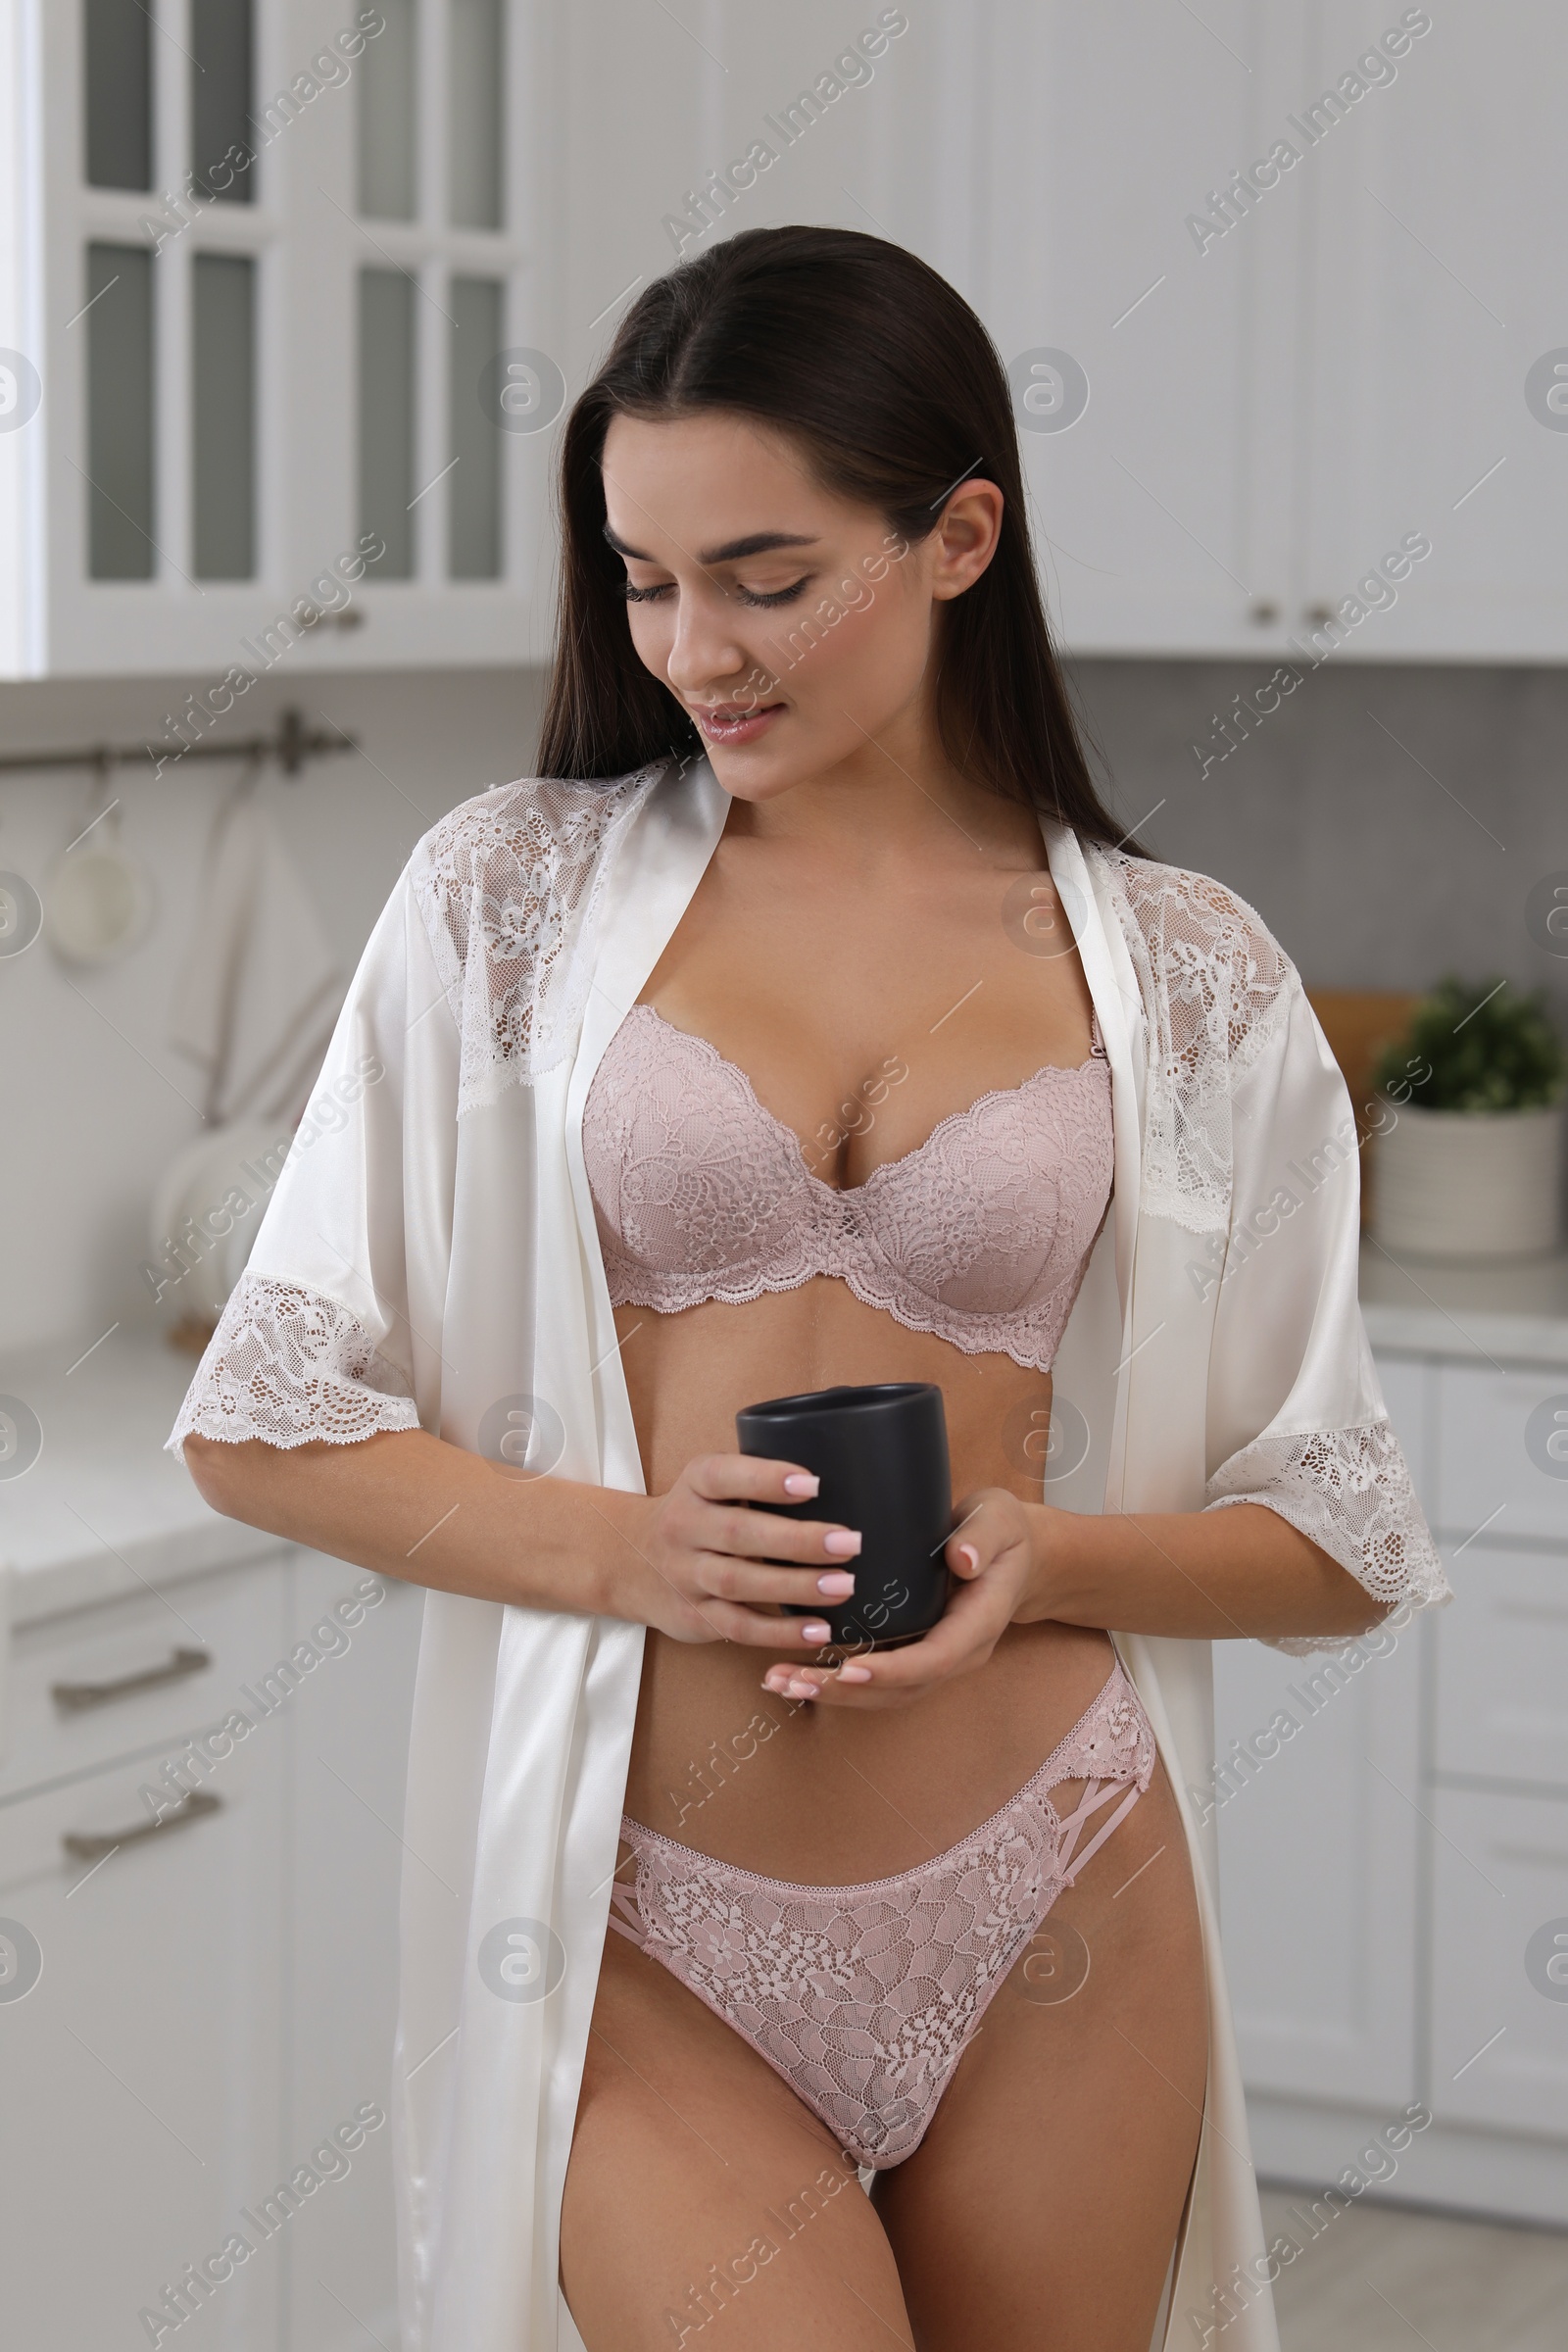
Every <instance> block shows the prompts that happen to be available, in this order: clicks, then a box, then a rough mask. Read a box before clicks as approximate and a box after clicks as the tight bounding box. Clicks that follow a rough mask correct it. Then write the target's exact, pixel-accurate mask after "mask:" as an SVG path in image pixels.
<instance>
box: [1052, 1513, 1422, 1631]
mask: <svg viewBox="0 0 1568 2352" xmlns="http://www.w3.org/2000/svg"><path fill="white" fill-rule="evenodd" d="M1023 1508H1024V1511H1025V1514H1026V1516H1027V1518H1028V1520H1029V1522H1030V1524H1031V1529H1032V1532H1033V1537H1034V1544H1033V1552H1034V1559H1033V1574H1032V1576H1031V1578H1030V1580H1029V1584H1028V1586H1027V1588H1026V1590H1025V1592H1024V1594H1023V1597H1022V1600H1021V1602H1020V1605H1019V1607H1018V1608H1017V1609H1016V1610H1015V1611H1014V1621H1015V1622H1016V1623H1019V1624H1024V1625H1028V1624H1032V1623H1034V1622H1036V1621H1037V1620H1039V1619H1040V1618H1043V1617H1054V1618H1057V1619H1059V1620H1060V1621H1061V1622H1062V1623H1063V1624H1066V1625H1096V1626H1105V1627H1111V1626H1114V1627H1116V1628H1117V1629H1118V1630H1119V1631H1121V1632H1123V1633H1129V1634H1176V1635H1184V1636H1186V1637H1187V1638H1189V1639H1190V1640H1194V1641H1211V1642H1224V1641H1235V1640H1237V1639H1238V1638H1240V1637H1241V1636H1244V1635H1249V1636H1250V1637H1251V1639H1252V1640H1254V1641H1257V1642H1273V1641H1277V1640H1279V1639H1281V1638H1289V1637H1305V1638H1306V1639H1308V1640H1310V1639H1312V1638H1313V1637H1315V1636H1320V1637H1323V1638H1325V1639H1327V1640H1331V1641H1332V1640H1334V1639H1335V1638H1337V1637H1349V1636H1353V1635H1355V1634H1364V1633H1366V1632H1367V1631H1368V1630H1369V1629H1370V1628H1371V1627H1372V1626H1374V1625H1376V1624H1377V1623H1378V1622H1379V1620H1380V1619H1381V1618H1383V1617H1385V1616H1386V1615H1387V1614H1388V1608H1387V1605H1386V1604H1384V1603H1382V1602H1380V1601H1378V1600H1376V1599H1374V1598H1373V1596H1372V1595H1371V1593H1368V1591H1367V1590H1366V1587H1365V1586H1364V1585H1359V1584H1357V1582H1356V1580H1355V1578H1354V1577H1353V1576H1351V1574H1350V1572H1349V1570H1348V1569H1347V1568H1342V1567H1341V1565H1340V1563H1339V1561H1338V1560H1335V1559H1331V1558H1330V1557H1329V1554H1328V1553H1327V1552H1326V1551H1323V1550H1321V1549H1320V1548H1319V1546H1318V1545H1317V1544H1314V1543H1313V1542H1312V1541H1311V1539H1310V1538H1309V1537H1307V1536H1303V1535H1302V1534H1301V1533H1300V1531H1299V1528H1295V1527H1293V1526H1292V1525H1291V1523H1290V1521H1289V1520H1288V1519H1282V1518H1281V1516H1280V1514H1279V1512H1278V1511H1271V1510H1270V1509H1269V1508H1268V1506H1267V1504H1266V1503H1260V1502H1237V1503H1232V1504H1230V1505H1228V1506H1227V1507H1226V1508H1225V1509H1224V1510H1209V1511H1134V1512H1129V1513H1127V1514H1125V1515H1122V1514H1112V1515H1108V1516H1104V1517H1093V1518H1091V1517H1089V1516H1088V1515H1087V1514H1085V1513H1082V1512H1077V1511H1059V1510H1054V1509H1053V1508H1052V1507H1051V1505H1050V1504H1049V1503H1026V1504H1025V1505H1024V1506H1023Z"/></svg>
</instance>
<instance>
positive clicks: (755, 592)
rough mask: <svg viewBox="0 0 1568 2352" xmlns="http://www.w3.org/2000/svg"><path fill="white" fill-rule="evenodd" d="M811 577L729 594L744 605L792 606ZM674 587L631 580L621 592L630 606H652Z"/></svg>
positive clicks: (805, 575) (663, 582)
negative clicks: (638, 584)
mask: <svg viewBox="0 0 1568 2352" xmlns="http://www.w3.org/2000/svg"><path fill="white" fill-rule="evenodd" d="M810 577H811V575H810V573H809V571H808V572H804V573H803V574H802V576H801V577H800V578H799V579H798V580H796V581H795V582H794V583H793V584H792V585H791V586H790V587H788V588H775V589H772V590H770V591H768V592H765V593H764V592H763V591H762V590H761V589H758V588H742V587H741V586H740V585H739V584H738V583H737V585H736V586H735V587H734V588H733V589H732V590H730V591H729V593H730V594H731V595H734V596H737V597H739V599H740V601H741V603H742V604H743V605H762V606H767V605H792V604H793V603H794V602H795V599H796V598H797V597H798V596H799V595H800V594H801V591H802V590H803V589H804V588H805V587H806V586H807V585H808V584H809V580H810ZM674 585H675V583H674V581H673V580H660V581H657V582H656V583H655V584H654V585H653V586H652V587H650V588H637V587H634V586H633V585H632V583H631V581H630V580H622V582H621V584H620V592H621V594H622V596H623V597H624V598H625V599H626V602H627V603H628V604H630V605H651V604H656V603H658V602H659V600H660V599H661V598H662V597H666V596H668V595H669V594H670V592H671V590H672V589H673V588H674Z"/></svg>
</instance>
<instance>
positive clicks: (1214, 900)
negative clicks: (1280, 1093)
mask: <svg viewBox="0 0 1568 2352" xmlns="http://www.w3.org/2000/svg"><path fill="white" fill-rule="evenodd" d="M1099 856H1100V858H1101V859H1102V862H1103V867H1104V869H1105V870H1106V872H1107V873H1108V875H1109V877H1110V883H1111V892H1110V895H1111V899H1112V903H1113V904H1114V906H1115V909H1116V917H1117V920H1118V922H1119V924H1120V926H1121V930H1122V935H1123V937H1124V939H1125V941H1126V943H1127V953H1128V955H1129V956H1130V957H1131V959H1132V965H1133V970H1134V973H1135V974H1136V976H1137V980H1138V988H1139V993H1140V995H1141V996H1142V998H1143V1002H1144V1012H1145V1020H1146V1041H1147V1042H1146V1054H1147V1068H1148V1085H1147V1089H1146V1104H1145V1133H1144V1137H1143V1208H1144V1212H1145V1214H1146V1215H1149V1216H1164V1217H1171V1218H1174V1219H1175V1220H1176V1222H1177V1223H1178V1224H1181V1225H1185V1226H1186V1227H1187V1228H1188V1229H1189V1231H1191V1232H1194V1233H1211V1232H1217V1231H1223V1230H1224V1228H1225V1226H1226V1225H1227V1224H1228V1222H1229V1218H1230V1211H1231V1172H1232V1148H1231V1117H1232V1100H1233V1097H1234V1094H1235V1090H1236V1087H1237V1085H1238V1083H1239V1081H1240V1080H1241V1078H1242V1077H1243V1076H1244V1074H1245V1073H1246V1072H1247V1071H1248V1070H1249V1069H1250V1068H1251V1066H1252V1064H1253V1063H1254V1062H1255V1061H1256V1060H1257V1059H1258V1058H1259V1056H1260V1055H1261V1054H1262V1053H1263V1050H1264V1048H1265V1047H1266V1045H1267V1044H1268V1042H1269V1040H1270V1039H1271V1038H1272V1037H1273V1036H1274V1034H1275V1032H1276V1030H1277V1029H1278V1027H1279V1024H1280V1022H1281V1021H1282V1019H1283V1018H1284V1017H1285V1014H1286V1012H1287V1011H1288V1009H1289V1006H1290V1004H1291V1002H1292V997H1293V993H1294V991H1295V989H1297V988H1299V985H1300V984H1299V980H1298V978H1297V974H1296V967H1295V965H1294V964H1293V963H1292V962H1291V959H1290V957H1289V956H1287V955H1286V953H1285V951H1284V949H1283V948H1282V947H1281V946H1280V944H1279V942H1278V941H1277V940H1276V939H1275V938H1274V937H1273V935H1272V933H1271V932H1270V931H1269V930H1268V928H1267V927H1266V925H1265V924H1264V923H1263V921H1262V919H1261V917H1260V916H1258V915H1257V914H1256V913H1254V912H1253V910H1252V908H1251V907H1249V906H1248V905H1247V903H1246V901H1245V900H1242V899H1239V898H1237V897H1236V896H1235V894H1234V893H1233V892H1231V891H1228V890H1227V889H1225V887H1224V885H1223V884H1222V883H1219V882H1214V881H1211V880H1210V879H1209V877H1208V876H1207V875H1206V874H1195V873H1189V872H1187V871H1186V870H1185V869H1184V868H1183V867H1181V866H1174V865H1159V864H1156V863H1155V862H1154V860H1153V859H1152V858H1129V857H1127V856H1126V855H1125V854H1124V853H1123V852H1121V851H1117V850H1106V851H1102V852H1100V853H1099Z"/></svg>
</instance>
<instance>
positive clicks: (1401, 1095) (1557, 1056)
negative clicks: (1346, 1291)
mask: <svg viewBox="0 0 1568 2352" xmlns="http://www.w3.org/2000/svg"><path fill="white" fill-rule="evenodd" d="M1373 1084H1374V1085H1375V1086H1376V1088H1377V1090H1378V1097H1379V1100H1378V1104H1377V1111H1376V1115H1375V1122H1374V1125H1375V1134H1376V1143H1375V1146H1374V1149H1375V1151H1376V1153H1377V1183H1376V1187H1375V1192H1374V1206H1373V1225H1372V1230H1373V1235H1374V1238H1375V1239H1376V1240H1377V1241H1379V1242H1381V1243H1382V1244H1383V1246H1384V1248H1385V1249H1387V1250H1393V1251H1395V1252H1396V1254H1397V1255H1400V1256H1404V1257H1429V1258H1458V1259H1470V1260H1484V1259H1489V1258H1519V1257H1536V1256H1541V1255H1544V1254H1545V1253H1546V1252H1548V1251H1550V1250H1554V1249H1555V1248H1556V1246H1557V1239H1558V1231H1559V1222H1558V1220H1559V1207H1560V1202H1561V1195H1562V1138H1563V1098H1564V1093H1565V1091H1568V1058H1565V1056H1564V1053H1563V1046H1562V1041H1561V1039H1560V1038H1559V1037H1558V1035H1557V1032H1556V1030H1555V1029H1554V1028H1553V1027H1552V1025H1551V1022H1550V1020H1549V1018H1548V1017H1547V1013H1546V1009H1545V1005H1544V999H1543V998H1542V996H1541V994H1540V992H1539V991H1538V992H1536V993H1535V994H1534V995H1530V996H1526V995H1524V994H1523V993H1521V992H1520V991H1518V990H1516V989H1515V988H1514V986H1513V985H1512V983H1511V982H1509V981H1505V980H1498V979H1497V978H1495V976H1494V977H1493V978H1491V979H1487V980H1481V981H1477V982H1474V983H1472V982H1469V981H1464V980H1459V979H1456V978H1454V977H1452V976H1451V975H1450V976H1449V977H1448V978H1446V979H1445V980H1443V981H1441V982H1440V983H1439V985H1438V986H1437V987H1436V988H1435V989H1434V990H1433V991H1432V994H1431V995H1430V996H1429V997H1425V998H1423V999H1422V1001H1421V1003H1420V1004H1419V1005H1417V1006H1416V1008H1415V1011H1414V1013H1413V1014H1412V1016H1411V1020H1410V1026H1409V1029H1408V1031H1407V1032H1406V1035H1405V1036H1404V1038H1403V1039H1402V1040H1400V1041H1399V1042H1398V1043H1397V1044H1396V1045H1393V1046H1390V1047H1389V1048H1388V1049H1387V1050H1386V1051H1385V1053H1384V1054H1382V1056H1381V1057H1380V1059H1379V1061H1378V1063H1377V1065H1376V1068H1375V1070H1374V1073H1373Z"/></svg>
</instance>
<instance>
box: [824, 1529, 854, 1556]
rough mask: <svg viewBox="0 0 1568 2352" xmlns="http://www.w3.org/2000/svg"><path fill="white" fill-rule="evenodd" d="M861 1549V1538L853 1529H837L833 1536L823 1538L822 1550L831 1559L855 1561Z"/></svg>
mask: <svg viewBox="0 0 1568 2352" xmlns="http://www.w3.org/2000/svg"><path fill="white" fill-rule="evenodd" d="M859 1548H860V1539H859V1536H858V1534H857V1532H856V1530H855V1529H854V1528H851V1527H845V1528H835V1529H834V1531H833V1533H832V1535H830V1536H824V1537H823V1538H822V1549H823V1550H824V1551H825V1552H826V1553H827V1554H828V1556H829V1557H830V1558H831V1559H835V1560H853V1559H854V1557H855V1555H856V1553H857V1552H858V1550H859Z"/></svg>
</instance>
